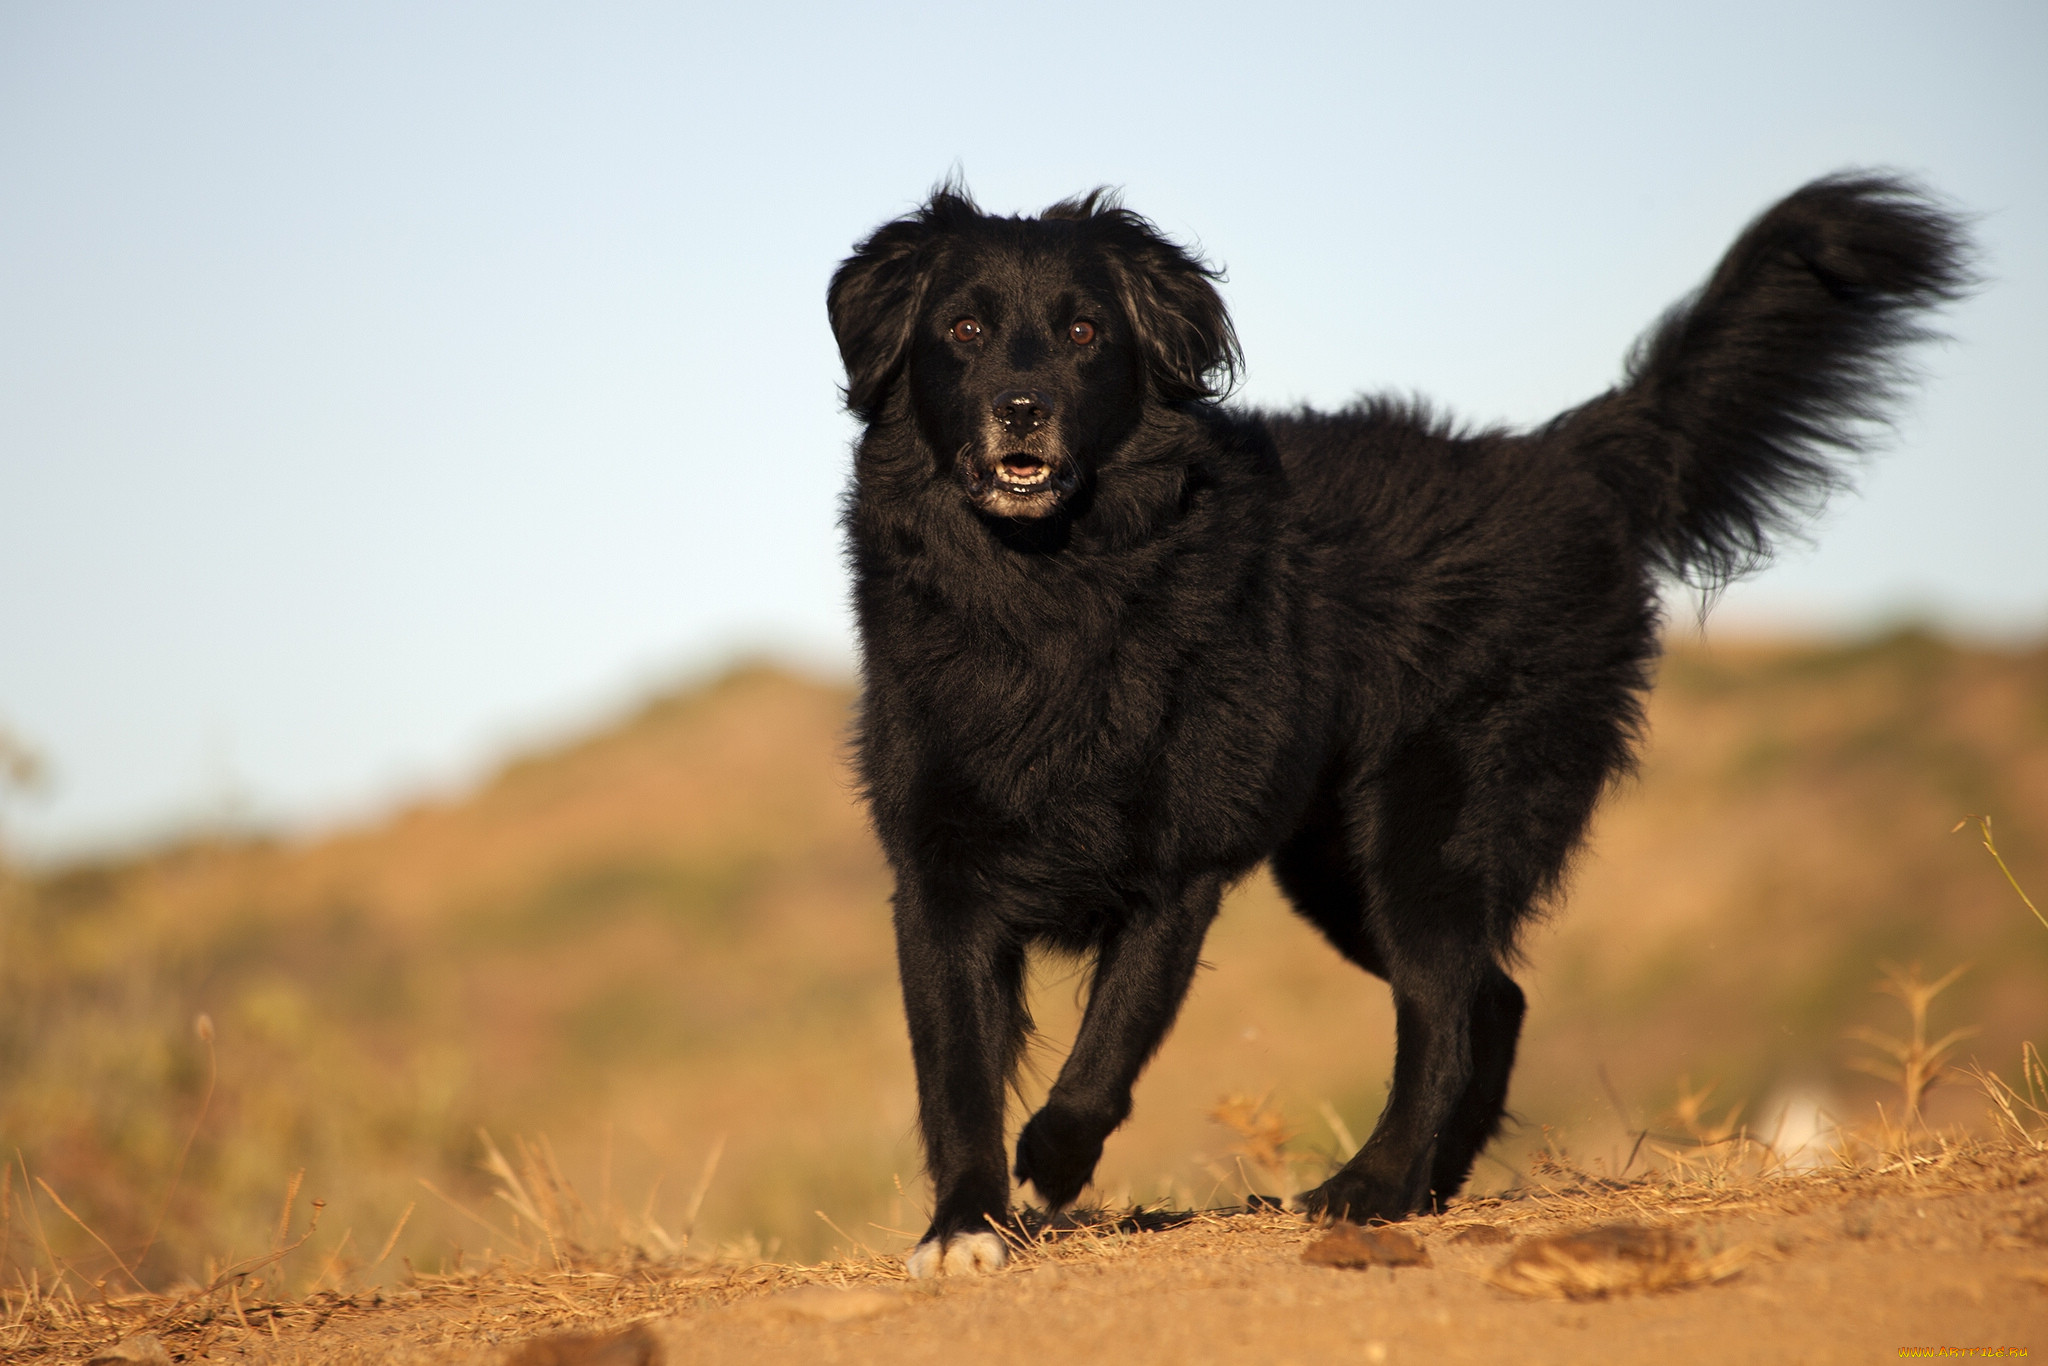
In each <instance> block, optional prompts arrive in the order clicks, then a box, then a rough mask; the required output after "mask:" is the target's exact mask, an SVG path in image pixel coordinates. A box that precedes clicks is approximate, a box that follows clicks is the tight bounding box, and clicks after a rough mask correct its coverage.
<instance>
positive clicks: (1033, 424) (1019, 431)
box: [995, 389, 1052, 436]
mask: <svg viewBox="0 0 2048 1366" xmlns="http://www.w3.org/2000/svg"><path fill="white" fill-rule="evenodd" d="M995 409H996V421H998V422H1000V423H1002V424H1003V426H1005V427H1006V428H1008V429H1009V431H1010V434H1011V435H1012V436H1022V435H1024V433H1026V432H1029V431H1033V430H1035V429H1037V428H1038V427H1040V426H1042V425H1044V423H1045V419H1046V418H1047V417H1049V416H1051V413H1052V405H1051V404H1049V403H1047V402H1046V401H1045V395H1044V394H1041V393H1039V392H1038V391H1037V390H1036V389H1005V390H1003V392H1001V393H1000V394H997V395H996V402H995Z"/></svg>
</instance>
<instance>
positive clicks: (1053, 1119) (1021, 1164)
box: [1017, 1106, 1102, 1210]
mask: <svg viewBox="0 0 2048 1366" xmlns="http://www.w3.org/2000/svg"><path fill="white" fill-rule="evenodd" d="M1101 1160H1102V1134H1101V1133H1100V1132H1099V1131H1098V1126H1096V1125H1094V1124H1091V1123H1089V1122H1088V1121H1086V1120H1082V1119H1077V1118H1076V1117H1074V1116H1073V1115H1069V1114H1064V1113H1061V1112H1060V1111H1057V1110H1054V1109H1053V1108H1051V1107H1050V1106H1048V1107H1047V1108H1045V1109H1043V1110H1040V1111H1039V1112H1038V1113H1037V1114H1035V1115H1033V1116H1032V1117H1031V1119H1030V1121H1029V1122H1028V1123H1026V1124H1025V1126H1024V1131H1023V1132H1022V1133H1020V1134H1018V1135H1017V1179H1018V1180H1019V1181H1029V1182H1030V1183H1031V1184H1032V1185H1033V1186H1036V1187H1037V1188H1038V1195H1039V1198H1040V1199H1042V1200H1044V1201H1045V1207H1046V1208H1047V1209H1048V1210H1060V1209H1064V1208H1066V1207H1067V1206H1068V1205H1071V1204H1073V1203H1074V1198H1075V1197H1076V1196H1078V1195H1079V1194H1080V1193H1081V1192H1082V1190H1083V1189H1084V1188H1085V1187H1086V1186H1087V1185H1088V1183H1089V1182H1090V1181H1093V1180H1094V1179H1095V1164H1096V1163H1097V1162H1099V1161H1101Z"/></svg>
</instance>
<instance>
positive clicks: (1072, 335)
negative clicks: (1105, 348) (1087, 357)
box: [1067, 318, 1095, 346]
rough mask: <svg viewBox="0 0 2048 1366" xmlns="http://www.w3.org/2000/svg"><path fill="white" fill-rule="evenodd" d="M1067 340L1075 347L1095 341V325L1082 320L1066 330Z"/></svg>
mask: <svg viewBox="0 0 2048 1366" xmlns="http://www.w3.org/2000/svg"><path fill="white" fill-rule="evenodd" d="M1067 338H1068V340H1070V341H1072V342H1073V343H1074V345H1076V346H1086V345H1087V344H1088V343H1089V342H1092V341H1094V340H1095V324H1094V323H1091V322H1089V321H1088V320H1087V319H1085V318H1084V319H1082V320H1080V321H1079V322H1076V323H1075V324H1074V325H1073V326H1072V327H1070V328H1068V329H1067Z"/></svg>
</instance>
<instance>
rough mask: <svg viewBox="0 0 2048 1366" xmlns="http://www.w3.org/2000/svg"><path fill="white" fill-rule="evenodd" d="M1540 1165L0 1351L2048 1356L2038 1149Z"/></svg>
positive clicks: (344, 1358) (430, 1290)
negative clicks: (938, 1244)
mask: <svg viewBox="0 0 2048 1366" xmlns="http://www.w3.org/2000/svg"><path fill="white" fill-rule="evenodd" d="M1545 1180H1546V1182H1548V1184H1545V1185H1539V1186H1538V1187H1537V1188H1534V1189H1531V1190H1528V1191H1524V1192H1521V1193H1518V1194H1513V1195H1506V1196H1497V1197H1485V1198H1479V1199H1471V1200H1463V1201H1459V1202H1457V1203H1456V1204H1455V1205H1454V1206H1453V1207H1452V1208H1451V1209H1450V1210H1449V1211H1448V1212H1446V1213H1444V1214H1442V1215H1439V1216H1435V1217H1431V1218H1424V1219H1418V1220H1415V1221H1412V1222H1411V1223H1409V1224H1407V1225H1404V1226H1402V1227H1403V1230H1404V1231H1405V1232H1407V1233H1409V1234H1412V1235H1413V1236H1414V1237H1415V1238H1416V1239H1417V1240H1419V1241H1420V1243H1421V1244H1422V1245H1423V1248H1424V1249H1425V1251H1426V1256H1427V1260H1428V1264H1427V1265H1419V1264H1410V1265H1404V1266H1400V1267H1398V1268H1392V1267H1387V1266H1384V1265H1381V1266H1370V1267H1366V1268H1363V1269H1345V1268H1338V1267H1332V1266H1324V1265H1315V1264H1311V1263H1310V1262H1308V1261H1305V1260H1304V1257H1303V1253H1304V1251H1305V1249H1306V1248H1308V1247H1309V1246H1310V1245H1312V1244H1313V1243H1315V1242H1316V1240H1317V1239H1318V1238H1319V1237H1321V1236H1322V1234H1321V1233H1320V1231H1319V1230H1317V1229H1315V1228H1313V1227H1311V1226H1310V1225H1308V1224H1306V1223H1304V1222H1303V1221H1302V1220H1300V1219H1299V1218H1296V1217H1294V1216H1292V1215H1288V1214H1283V1213H1279V1212H1275V1211H1271V1210H1261V1211H1255V1212H1238V1213H1229V1212H1216V1213H1211V1214H1205V1215H1202V1216H1200V1217H1197V1218H1195V1219H1193V1220H1192V1221H1191V1222H1189V1223H1187V1224H1184V1225H1182V1226H1180V1227H1177V1228H1173V1229H1169V1230H1166V1231H1161V1232H1151V1233H1143V1232H1141V1233H1117V1232H1107V1233H1104V1232H1092V1231H1084V1232H1080V1233H1074V1234H1069V1235H1066V1236H1063V1237H1060V1238H1057V1239H1054V1240H1050V1241H1046V1242H1042V1243H1040V1244H1038V1245H1036V1246H1032V1247H1028V1248H1025V1249H1024V1250H1023V1251H1022V1252H1021V1254H1020V1255H1019V1256H1018V1258H1017V1259H1016V1261H1015V1262H1013V1264H1012V1266H1011V1267H1010V1268H1009V1269H1008V1270H1006V1271H1004V1272H1003V1273H1001V1274H998V1275H995V1276H989V1277H981V1278H972V1279H954V1280H947V1281H940V1282H927V1283H921V1284H914V1283H911V1282H908V1281H905V1280H904V1279H903V1274H902V1271H901V1262H900V1259H899V1258H898V1257H897V1256H896V1255H894V1250H893V1249H891V1250H889V1251H886V1252H883V1251H878V1252H875V1253H873V1254H872V1255H863V1256H859V1257H855V1258H852V1259H848V1260H843V1261H838V1262H833V1263H828V1264H822V1265H816V1266H785V1265H774V1264H766V1263H746V1262H722V1263H713V1262H683V1263H674V1264H667V1265H656V1264H650V1263H640V1264H638V1265H628V1264H615V1265H612V1266H609V1267H599V1266H597V1265H594V1264H593V1265H576V1266H570V1267H564V1268H562V1269H555V1270H547V1271H533V1270H520V1269H516V1268H513V1267H510V1266H507V1265H503V1264H501V1265H497V1266H493V1267H487V1268H481V1269H476V1270H472V1271H470V1272H468V1273H457V1274H449V1275H440V1276H421V1277H417V1278H416V1279H415V1281H414V1283H413V1284H412V1285H411V1286H410V1287H408V1288H405V1289H401V1290H398V1291H395V1292H364V1293H361V1294H358V1295H354V1296H342V1295H337V1294H334V1293H324V1294H321V1295H317V1296H314V1297H312V1298H310V1299H306V1300H300V1301H296V1302H292V1303H286V1304H272V1303H267V1302H259V1301H250V1300H242V1299H239V1298H236V1297H234V1296H233V1294H232V1290H233V1287H232V1286H229V1287H226V1288H223V1289H221V1290H218V1291H216V1292H215V1293H213V1294H211V1295H199V1294H196V1293H188V1294H187V1295H185V1296H182V1297H135V1298H132V1299H127V1300H119V1299H116V1300H113V1301H111V1302H108V1303H104V1304H79V1303H77V1302H75V1301H72V1300H69V1299H65V1298H59V1299H56V1300H38V1301H34V1302H28V1301H25V1300H24V1299H23V1298H22V1297H21V1296H20V1295H19V1294H17V1295H15V1296H13V1297H12V1299H11V1300H10V1303H9V1304H8V1312H7V1316H6V1318H7V1322H8V1326H7V1327H5V1328H0V1357H4V1358H6V1359H10V1360H43V1359H55V1360H87V1359H93V1358H95V1356H96V1354H98V1355H97V1359H99V1360H102V1361H113V1360H129V1361H150V1360H157V1361H163V1360H200V1359H206V1360H227V1359H237V1360H248V1361H279V1362H283V1361H290V1362H308V1363H327V1362H334V1363H353V1362H369V1361H394V1362H443V1361H446V1362H475V1363H479V1364H481V1363H492V1366H544V1364H547V1363H564V1364H566V1363H576V1364H577V1366H614V1364H616V1366H629V1364H631V1366H645V1364H647V1363H656V1362H665V1363H680V1362H698V1361H748V1362H769V1363H773V1362H784V1361H787V1362H804V1363H810V1362H816V1361H827V1362H840V1361H843V1362H867V1361H877V1362H881V1361H886V1362H888V1363H890V1364H891V1366H913V1364H914V1363H919V1362H927V1361H929V1362H942V1361H943V1362H952V1361H957V1360H960V1359H962V1358H965V1359H968V1360H972V1361H976V1362H990V1363H1000V1362H1009V1361H1017V1362H1031V1363H1034V1364H1036V1363H1043V1362H1047V1361H1056V1360H1067V1359H1081V1360H1096V1359H1100V1360H1114V1361H1117V1362H1120V1363H1122V1362H1132V1363H1144V1362H1161V1363H1173V1366H1182V1364H1183V1363H1192V1362H1207V1361H1233V1362H1236V1361H1255V1362H1289V1361H1294V1362H1302V1363H1307V1362H1335V1361H1345V1362H1400V1361H1416V1362H1419V1361H1429V1362H1491V1361H1498V1360H1514V1361H1529V1362H1551V1361H1555V1362H1579V1361H1589V1360H1591V1361H1601V1360H1618V1359H1622V1358H1623V1357H1626V1358H1627V1359H1629V1360H1644V1361H1673V1360H1680V1361H1705V1360H1712V1361H1716V1362H1749V1361H1755V1362H1771V1363H1778V1362H1787V1361H1798V1362H1807V1363H1825V1362H1867V1361H1875V1360H1878V1359H1887V1360H1889V1359H1896V1358H1897V1357H1899V1356H1900V1355H1902V1353H1901V1349H1902V1348H1941V1347H1948V1348H1959V1349H1980V1350H1981V1349H1991V1350H1993V1351H1995V1350H1997V1349H2025V1350H2027V1351H2029V1352H2030V1351H2032V1350H2037V1349H2038V1350H2044V1351H2048V1148H2044V1147H2043V1146H2041V1145H2031V1144H2026V1143H2020V1144H1986V1143H1979V1144H1974V1145H1969V1146H1957V1145H1949V1146H1945V1147H1938V1148H1935V1149H1932V1150H1930V1151H1926V1152H1923V1153H1921V1154H1920V1155H1917V1156H1910V1157H1900V1156H1897V1155H1893V1156H1890V1157H1879V1158H1874V1159H1872V1160H1871V1161H1869V1162H1866V1163H1865V1164H1863V1165H1862V1166H1860V1167H1859V1168H1856V1169H1853V1170H1850V1169H1842V1170H1834V1171H1824V1172H1810V1173H1801V1174H1792V1175H1786V1174H1779V1175H1776V1176H1771V1175H1749V1176H1740V1177H1738V1176H1735V1175H1732V1174H1730V1173H1727V1172H1723V1173H1721V1174H1719V1175H1718V1176H1711V1177H1705V1178H1702V1177H1697V1176H1696V1177H1694V1178H1692V1179H1676V1178H1671V1177H1658V1178H1652V1179H1649V1180H1644V1181H1639V1182H1634V1183H1619V1182H1613V1181H1603V1180H1599V1179H1597V1178H1594V1177H1591V1176H1589V1175H1587V1174H1585V1173H1575V1172H1571V1171H1569V1170H1568V1169H1563V1168H1557V1169H1554V1170H1553V1171H1551V1172H1550V1173H1548V1174H1547V1176H1546V1177H1545ZM1560 1183H1562V1184H1560ZM1573 1234H1576V1235H1579V1236H1576V1237H1567V1238H1563V1239H1560V1238H1559V1237H1558V1235H1573ZM1546 1240H1548V1241H1546ZM1406 1255H1407V1254H1406V1253H1403V1257H1404V1258H1405V1257H1406ZM1559 1257H1563V1258H1564V1260H1565V1261H1567V1262H1569V1263H1570V1264H1571V1266H1572V1267H1573V1270H1572V1271H1571V1274H1569V1275H1567V1276H1565V1277H1564V1278H1563V1280H1562V1281H1560V1280H1558V1279H1557V1278H1555V1277H1552V1278H1550V1279H1549V1280H1545V1279H1543V1278H1541V1277H1538V1278H1536V1279H1535V1280H1534V1281H1532V1280H1531V1279H1530V1277H1529V1276H1528V1275H1526V1274H1524V1273H1526V1272H1527V1271H1528V1269H1529V1268H1530V1267H1531V1266H1532V1265H1539V1264H1541V1265H1555V1264H1558V1259H1559ZM1507 1286H1520V1288H1521V1290H1522V1292H1523V1293H1515V1292H1514V1291H1513V1290H1511V1289H1509V1288H1504V1287H1507ZM1659 1287H1661V1288H1659ZM1567 1293H1571V1294H1577V1295H1581V1296H1588V1297H1587V1298H1565V1297H1564V1295H1566V1294H1567ZM142 1334H150V1335H153V1337H154V1339H155V1341H154V1342H150V1341H148V1340H147V1339H143V1338H141V1337H140V1335H142ZM122 1342H125V1343H126V1344H127V1345H126V1347H125V1348H123V1349H121V1351H120V1353H119V1354H117V1353H116V1352H115V1351H114V1350H110V1349H114V1348H115V1345H116V1344H117V1343H122ZM159 1352H160V1354H158V1353H159ZM2009 1354H2011V1355H2018V1354H2019V1352H2017V1351H2014V1352H2011V1353H2009Z"/></svg>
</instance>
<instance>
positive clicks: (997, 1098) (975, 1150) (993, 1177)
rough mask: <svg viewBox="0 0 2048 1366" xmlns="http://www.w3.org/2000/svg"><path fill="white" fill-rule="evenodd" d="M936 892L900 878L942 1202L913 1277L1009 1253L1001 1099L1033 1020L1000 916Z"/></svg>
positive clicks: (899, 918) (995, 1261)
mask: <svg viewBox="0 0 2048 1366" xmlns="http://www.w3.org/2000/svg"><path fill="white" fill-rule="evenodd" d="M935 900H936V898H934V897H933V896H932V895H931V894H930V893H929V892H927V891H923V890H920V889H918V888H916V886H915V885H914V883H913V881H912V879H910V878H899V881H898V887H897V893H896V914H895V922H896V957H897V966H898V969H899V971H900V973H901V976H902V979H903V1005H904V1013H905V1015H906V1017H907V1018H908V1020H909V1024H910V1052H911V1058H912V1060H913V1061H914V1062H915V1064H916V1066H917V1106H918V1125H919V1128H920V1129H921V1130H922V1132H923V1136H924V1152H925V1166H926V1168H927V1170H928V1171H929V1172H930V1174H931V1179H932V1188H933V1193H934V1196H935V1198H936V1201H937V1203H936V1206H935V1207H934V1209H933V1211H932V1222H931V1228H930V1229H929V1230H928V1231H927V1232H926V1233H925V1235H924V1237H923V1238H922V1239H921V1240H919V1242H918V1245H917V1246H916V1247H915V1248H914V1249H912V1251H911V1253H910V1257H909V1270H910V1274H911V1275H912V1276H914V1277H926V1276H938V1275H944V1274H959V1273H962V1272H967V1273H972V1272H977V1271H994V1270H996V1269H998V1268H1000V1267H1001V1266H1002V1265H1003V1263H1004V1262H1005V1261H1006V1260H1007V1255H1006V1253H1005V1250H1004V1244H1003V1239H1002V1234H1001V1229H1002V1228H1003V1226H1004V1224H1005V1222H1006V1221H1007V1219H1008V1216H1009V1209H1010V1177H1009V1172H1008V1170H1007V1167H1006V1164H1005V1162H1004V1153H1003V1115H1004V1102H1005V1100H1006V1097H1007V1090H1008V1085H1009V1078H1010V1073H1011V1071H1012V1070H1013V1069H1014V1067H1015V1065H1016V1061H1017V1056H1018V1052H1019V1050H1020V1049H1021V1048H1022V1046H1023V1042H1024V1036H1025V1033H1026V1031H1027V1030H1028V1029H1029V1027H1030V1019H1029V1016H1028V1015H1027V1014H1026V1012H1025V1007H1024V951H1023V948H1022V946H1021V945H1019V944H1018V943H1016V942H1015V940H1014V939H1013V938H1012V937H1011V936H1010V935H1009V934H1008V933H1007V932H1006V931H1005V929H1004V928H1003V926H1002V925H1001V923H1000V922H999V921H998V920H997V918H996V917H994V916H992V915H987V914H976V913H974V911H973V910H972V908H971V907H961V906H956V905H951V904H947V905H946V906H944V907H943V909H941V908H939V907H937V906H935V905H934V902H935Z"/></svg>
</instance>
